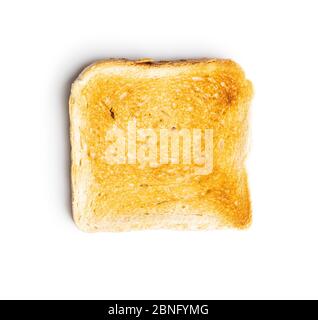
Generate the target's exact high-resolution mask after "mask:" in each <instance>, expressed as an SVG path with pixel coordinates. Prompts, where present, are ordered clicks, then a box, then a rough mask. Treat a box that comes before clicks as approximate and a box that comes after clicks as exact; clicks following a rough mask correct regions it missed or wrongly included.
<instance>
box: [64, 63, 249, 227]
mask: <svg viewBox="0 0 318 320" xmlns="http://www.w3.org/2000/svg"><path fill="white" fill-rule="evenodd" d="M251 97H252V85H251V82H250V81H248V80H246V79H245V76H244V72H243V71H242V69H241V68H240V67H239V66H238V65H237V64H236V63H234V62H233V61H230V60H217V59H209V60H208V59H206V60H182V61H162V62H154V61H152V60H150V59H145V60H137V61H128V60H106V61H101V62H97V63H95V64H93V65H91V66H89V67H87V68H86V69H85V70H84V71H83V72H82V73H81V74H80V75H79V77H78V78H77V80H76V81H75V82H74V83H73V85H72V90H71V96H70V101H69V107H70V122H71V130H70V136H71V146H72V194H73V216H74V220H75V222H76V224H77V225H78V226H79V228H80V229H82V230H85V231H126V230H136V229H148V228H155V229H158V228H170V229H192V230H198V229H215V228H221V227H234V228H245V227H247V226H249V225H250V223H251V206H250V199H249V191H248V184H247V175H246V170H245V166H244V161H245V158H246V155H247V143H248V119H249V118H248V115H249V105H250V101H251Z"/></svg>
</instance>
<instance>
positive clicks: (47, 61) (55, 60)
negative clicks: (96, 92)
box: [0, 0, 318, 299]
mask: <svg viewBox="0 0 318 320" xmlns="http://www.w3.org/2000/svg"><path fill="white" fill-rule="evenodd" d="M317 12H318V7H317V1H304V0H302V1H268V0H267V1H262V2H261V1H255V0H254V1H235V0H234V1H224V0H223V1H200V0H195V1H185V0H183V1H171V0H170V1H164V0H161V1H149V0H148V1H93V0H89V1H79V0H77V1H57V0H56V1H31V0H30V1H3V2H1V4H0V33H1V37H0V57H1V68H0V88H1V91H0V92H1V93H0V97H1V107H0V110H1V111H0V112H1V116H0V134H1V147H0V155H1V157H0V162H1V165H0V195H1V196H0V197H1V199H0V298H31V299H33V298H34V299H35V298H41V299H46V298H53V299H55V298H61V299H67V298H72V299H77V298H88V299H93V298H97V299H110V298H112V299H119V298H123V299H126V298H127V299H139V298H140V299H141V298H143V299H152V298H153V299H157V298H166V299H170V298H180V299H182V298H189V299H191V298H193V299H197V298H200V299H214V298H217V299H221V298H243V299H245V298H246V299H247V298H318V257H317V245H318V204H317V197H318V193H317V191H318V186H317V182H318V169H317V165H318V152H317V149H318V146H317V137H318V124H317V116H318V86H317V85H318V59H317V57H318V47H317V30H318V18H317ZM111 57H126V58H142V57H152V58H155V59H168V58H173V59H174V58H196V57H197V58H199V57H223V58H232V59H234V60H235V61H237V62H238V63H240V64H241V66H242V67H243V68H244V69H245V71H246V74H247V77H248V78H249V79H251V80H252V81H253V83H254V87H255V98H254V100H253V106H252V129H253V143H252V149H251V153H250V156H249V160H248V167H249V174H250V187H251V193H252V200H253V211H254V223H253V225H252V227H251V228H250V229H249V230H248V231H231V230H229V231H216V232H175V231H145V232H130V233H117V234H116V233H115V234H114V233H99V234H86V233H83V232H81V231H79V230H78V229H77V228H76V226H75V225H74V223H73V221H72V219H71V212H70V185H69V151H70V150H69V148H70V147H69V140H68V105H67V100H68V95H69V89H70V84H71V81H72V80H73V79H74V77H75V76H76V75H77V74H78V73H79V72H80V70H81V69H82V68H83V67H84V66H86V65H87V64H89V63H91V62H93V61H94V60H97V59H102V58H111Z"/></svg>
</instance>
